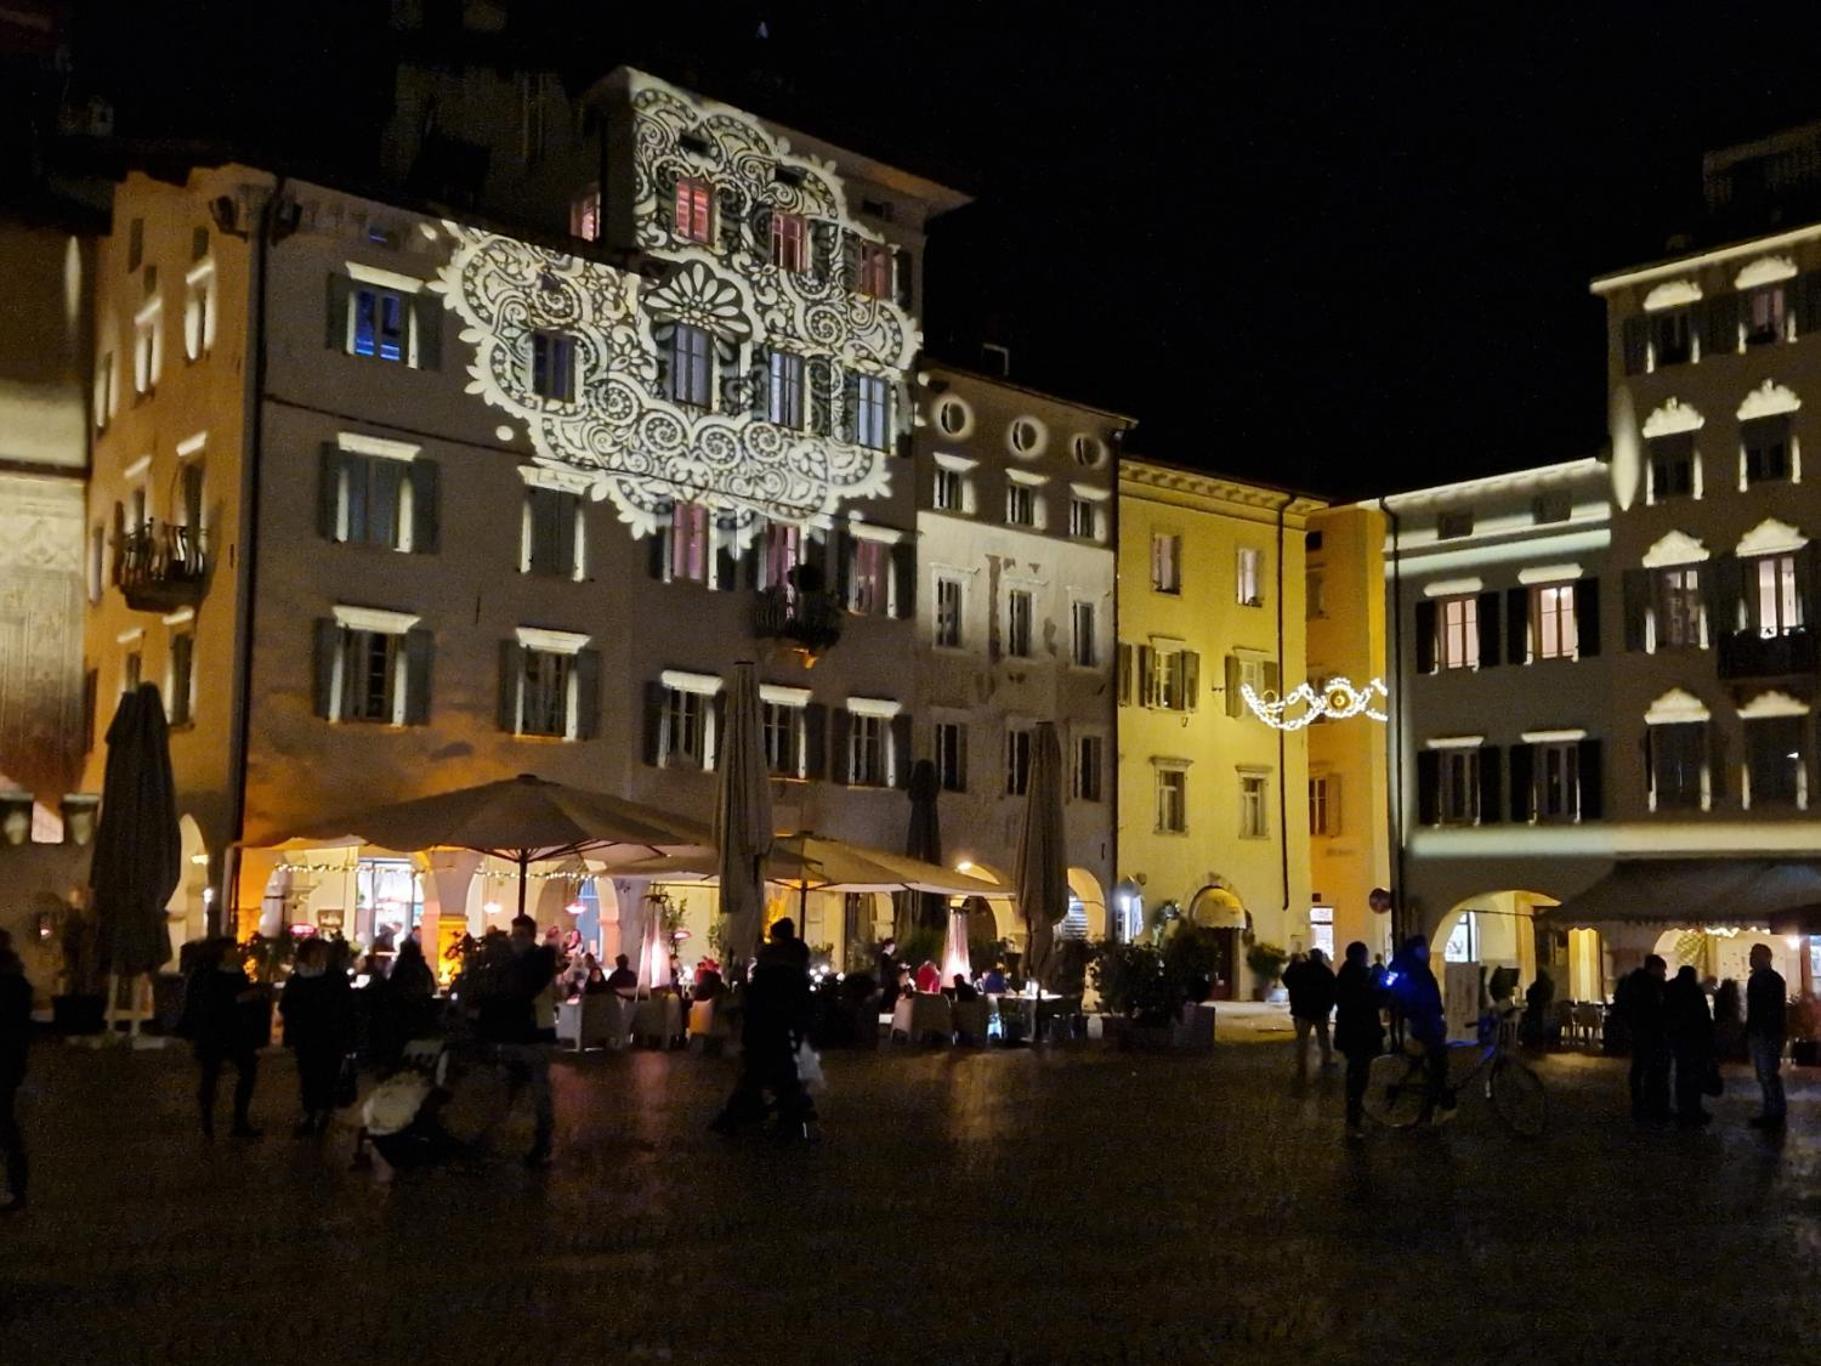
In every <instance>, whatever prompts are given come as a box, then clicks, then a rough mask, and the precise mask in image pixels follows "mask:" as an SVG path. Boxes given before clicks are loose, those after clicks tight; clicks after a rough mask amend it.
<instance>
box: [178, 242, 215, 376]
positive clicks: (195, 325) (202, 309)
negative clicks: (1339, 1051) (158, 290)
mask: <svg viewBox="0 0 1821 1366" xmlns="http://www.w3.org/2000/svg"><path fill="white" fill-rule="evenodd" d="M214 347H215V268H214V265H213V263H211V262H205V263H204V264H202V265H200V266H196V267H193V268H192V269H191V271H190V273H189V274H188V275H187V276H185V277H184V296H183V354H184V358H185V359H186V360H200V359H202V357H204V356H206V355H208V354H209V352H210V351H212V350H213V349H214Z"/></svg>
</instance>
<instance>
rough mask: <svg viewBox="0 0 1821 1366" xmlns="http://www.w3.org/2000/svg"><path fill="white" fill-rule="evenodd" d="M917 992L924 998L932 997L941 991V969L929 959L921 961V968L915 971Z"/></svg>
mask: <svg viewBox="0 0 1821 1366" xmlns="http://www.w3.org/2000/svg"><path fill="white" fill-rule="evenodd" d="M916 982H917V990H918V991H920V992H922V993H923V994H924V995H926V996H934V995H935V994H936V993H937V992H939V991H941V990H942V969H940V968H938V967H937V966H936V965H935V964H934V963H932V962H931V961H930V960H929V959H927V958H926V959H924V960H923V966H922V967H920V968H918V969H917V977H916Z"/></svg>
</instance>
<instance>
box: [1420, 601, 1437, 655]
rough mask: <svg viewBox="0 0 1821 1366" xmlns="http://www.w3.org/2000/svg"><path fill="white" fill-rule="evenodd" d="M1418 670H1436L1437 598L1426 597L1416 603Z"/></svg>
mask: <svg viewBox="0 0 1821 1366" xmlns="http://www.w3.org/2000/svg"><path fill="white" fill-rule="evenodd" d="M1416 671H1417V672H1418V673H1419V674H1432V673H1434V672H1435V600H1434V599H1433V598H1424V599H1422V600H1421V601H1419V602H1418V603H1417V604H1416Z"/></svg>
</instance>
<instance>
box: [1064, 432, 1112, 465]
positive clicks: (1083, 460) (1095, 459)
mask: <svg viewBox="0 0 1821 1366" xmlns="http://www.w3.org/2000/svg"><path fill="white" fill-rule="evenodd" d="M1070 449H1071V450H1072V451H1073V452H1074V454H1075V463H1076V464H1077V465H1083V466H1086V467H1087V468H1089V469H1093V468H1095V467H1097V466H1098V465H1099V464H1100V462H1101V461H1103V460H1105V459H1106V456H1107V448H1106V443H1105V442H1104V441H1102V440H1101V439H1100V438H1099V437H1097V436H1090V435H1088V434H1087V433H1086V432H1083V433H1081V434H1080V435H1079V436H1077V437H1076V438H1075V439H1074V441H1073V442H1071V443H1070Z"/></svg>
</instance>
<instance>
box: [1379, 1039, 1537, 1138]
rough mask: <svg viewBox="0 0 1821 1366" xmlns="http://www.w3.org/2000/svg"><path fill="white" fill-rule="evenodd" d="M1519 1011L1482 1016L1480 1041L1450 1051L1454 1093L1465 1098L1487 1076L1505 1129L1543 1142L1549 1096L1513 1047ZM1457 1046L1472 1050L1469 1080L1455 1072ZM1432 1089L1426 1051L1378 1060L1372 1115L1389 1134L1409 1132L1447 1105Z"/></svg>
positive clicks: (1487, 1089)
mask: <svg viewBox="0 0 1821 1366" xmlns="http://www.w3.org/2000/svg"><path fill="white" fill-rule="evenodd" d="M1518 1015H1519V1012H1518V1011H1517V1010H1516V1009H1512V1010H1510V1011H1507V1012H1505V1013H1504V1015H1503V1016H1497V1015H1493V1014H1486V1015H1483V1016H1481V1017H1480V1029H1479V1041H1478V1042H1477V1043H1473V1044H1468V1045H1457V1046H1454V1047H1451V1048H1450V1050H1449V1063H1450V1066H1449V1075H1448V1085H1449V1089H1450V1090H1452V1091H1454V1092H1455V1094H1456V1095H1457V1096H1458V1095H1461V1094H1462V1093H1464V1092H1465V1091H1466V1090H1467V1088H1468V1087H1469V1086H1471V1085H1473V1084H1474V1082H1475V1081H1476V1080H1477V1079H1478V1078H1479V1077H1480V1075H1481V1074H1482V1073H1484V1074H1485V1080H1484V1082H1483V1083H1481V1084H1482V1085H1483V1086H1484V1088H1485V1094H1486V1099H1487V1100H1489V1101H1490V1102H1491V1103H1492V1108H1493V1111H1494V1112H1495V1113H1496V1114H1497V1115H1498V1117H1499V1118H1500V1119H1501V1120H1503V1121H1504V1123H1505V1126H1506V1127H1507V1128H1509V1129H1510V1130H1511V1131H1512V1133H1514V1134H1516V1135H1518V1136H1519V1137H1520V1138H1540V1137H1542V1135H1543V1131H1544V1129H1546V1128H1547V1127H1548V1124H1549V1097H1548V1093H1547V1092H1546V1091H1545V1090H1544V1088H1543V1082H1542V1078H1540V1077H1538V1076H1537V1074H1536V1073H1535V1072H1534V1071H1532V1070H1531V1068H1530V1066H1529V1064H1527V1063H1525V1062H1524V1061H1523V1060H1522V1059H1520V1058H1519V1057H1518V1056H1517V1054H1516V1051H1515V1048H1514V1047H1513V1043H1514V1040H1515V1037H1516V1033H1517V1019H1518ZM1455 1047H1463V1048H1472V1049H1473V1050H1475V1053H1476V1056H1475V1058H1474V1060H1473V1065H1472V1066H1471V1067H1470V1068H1468V1069H1467V1071H1466V1073H1465V1074H1463V1075H1458V1076H1457V1075H1456V1074H1455V1068H1454V1067H1453V1065H1452V1064H1453V1058H1454V1051H1455ZM1441 1100H1442V1097H1441V1096H1439V1095H1437V1094H1436V1092H1435V1090H1434V1088H1433V1087H1431V1086H1430V1084H1429V1075H1428V1071H1427V1059H1426V1057H1425V1056H1424V1054H1423V1053H1422V1052H1421V1051H1417V1052H1408V1051H1402V1052H1393V1053H1384V1054H1381V1055H1380V1056H1378V1057H1376V1058H1374V1059H1373V1060H1372V1072H1371V1076H1370V1078H1369V1080H1368V1082H1367V1085H1366V1097H1365V1106H1366V1113H1367V1114H1368V1115H1370V1116H1371V1117H1372V1119H1373V1120H1374V1121H1376V1122H1377V1123H1379V1124H1382V1125H1384V1126H1385V1127H1386V1128H1388V1129H1408V1128H1411V1127H1413V1126H1414V1125H1415V1124H1416V1123H1417V1122H1418V1120H1420V1119H1421V1118H1422V1117H1423V1113H1424V1111H1425V1110H1432V1109H1433V1108H1434V1107H1435V1106H1437V1105H1439V1104H1440V1103H1441Z"/></svg>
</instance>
